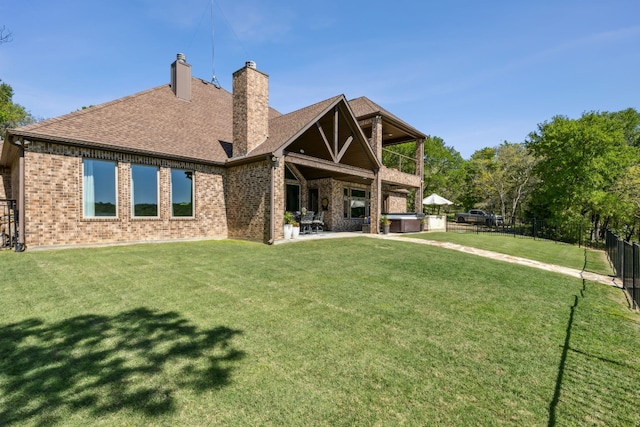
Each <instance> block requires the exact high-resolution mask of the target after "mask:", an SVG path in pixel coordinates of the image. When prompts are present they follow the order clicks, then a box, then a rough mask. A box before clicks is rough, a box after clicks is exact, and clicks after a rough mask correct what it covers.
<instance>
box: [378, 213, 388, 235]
mask: <svg viewBox="0 0 640 427" xmlns="http://www.w3.org/2000/svg"><path fill="white" fill-rule="evenodd" d="M380 224H382V232H383V233H384V234H389V226H390V225H391V220H390V219H389V217H387V216H386V215H382V216H380Z"/></svg>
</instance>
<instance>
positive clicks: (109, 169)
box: [82, 159, 117, 218]
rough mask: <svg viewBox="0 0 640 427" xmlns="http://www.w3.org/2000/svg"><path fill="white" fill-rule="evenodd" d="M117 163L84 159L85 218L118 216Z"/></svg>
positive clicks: (83, 198)
mask: <svg viewBox="0 0 640 427" xmlns="http://www.w3.org/2000/svg"><path fill="white" fill-rule="evenodd" d="M116 170H117V165H116V162H109V161H105V160H92V159H82V190H83V195H82V206H83V213H84V217H85V218H94V217H115V216H116V188H117V186H116Z"/></svg>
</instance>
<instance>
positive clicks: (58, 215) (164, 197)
mask: <svg viewBox="0 0 640 427" xmlns="http://www.w3.org/2000/svg"><path fill="white" fill-rule="evenodd" d="M83 157H86V158H91V159H101V160H110V161H115V162H117V165H118V168H117V171H118V172H117V187H118V194H117V216H116V217H113V218H83V211H82V158H83ZM132 163H134V164H145V165H154V166H158V167H159V170H160V180H159V181H160V200H159V203H160V206H159V211H160V216H159V218H134V217H132V215H131V191H130V188H131V173H130V171H131V164H132ZM172 167H173V168H180V169H190V170H193V171H194V180H193V182H194V191H195V193H194V205H195V206H194V213H195V215H194V217H193V218H171V200H170V174H171V168H172ZM16 169H17V168H16ZM25 174H26V177H27V178H26V183H25V185H26V191H25V204H26V209H25V226H26V230H25V240H26V245H27V247H34V246H42V245H62V244H79V243H108V242H131V241H153V240H165V239H180V238H226V237H227V223H226V206H225V204H226V200H225V194H224V185H223V183H224V176H225V170H224V169H223V168H220V167H215V166H210V165H200V164H194V163H185V162H176V161H168V160H162V159H156V158H150V157H145V156H133V155H126V154H120V153H112V152H107V151H101V150H92V149H82V148H77V147H69V146H64V145H58V144H53V143H44V142H38V141H33V142H32V143H31V145H30V146H29V149H28V151H27V152H26V153H25ZM16 185H17V184H16Z"/></svg>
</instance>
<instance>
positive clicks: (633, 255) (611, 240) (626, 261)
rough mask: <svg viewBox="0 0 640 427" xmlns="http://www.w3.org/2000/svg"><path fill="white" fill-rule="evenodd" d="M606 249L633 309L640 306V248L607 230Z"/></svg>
mask: <svg viewBox="0 0 640 427" xmlns="http://www.w3.org/2000/svg"><path fill="white" fill-rule="evenodd" d="M605 240H606V248H607V256H608V257H609V262H611V265H612V266H613V269H614V271H615V274H616V277H617V278H618V279H620V280H621V281H622V286H624V289H625V290H626V291H627V292H628V293H629V295H630V296H631V300H632V301H633V308H638V306H639V305H640V271H639V270H640V246H638V244H637V243H631V242H627V241H626V240H623V239H622V238H621V237H619V236H618V235H616V234H615V233H613V232H611V231H609V230H607V232H606V237H605Z"/></svg>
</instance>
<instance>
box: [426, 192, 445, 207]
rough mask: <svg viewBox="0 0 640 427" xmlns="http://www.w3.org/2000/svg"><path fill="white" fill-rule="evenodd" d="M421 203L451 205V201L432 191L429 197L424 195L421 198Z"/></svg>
mask: <svg viewBox="0 0 640 427" xmlns="http://www.w3.org/2000/svg"><path fill="white" fill-rule="evenodd" d="M422 204H423V205H452V204H453V202H452V201H449V200H447V199H445V198H444V197H442V196H438V195H437V194H436V193H433V194H432V195H430V196H429V197H425V198H424V199H422Z"/></svg>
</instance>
